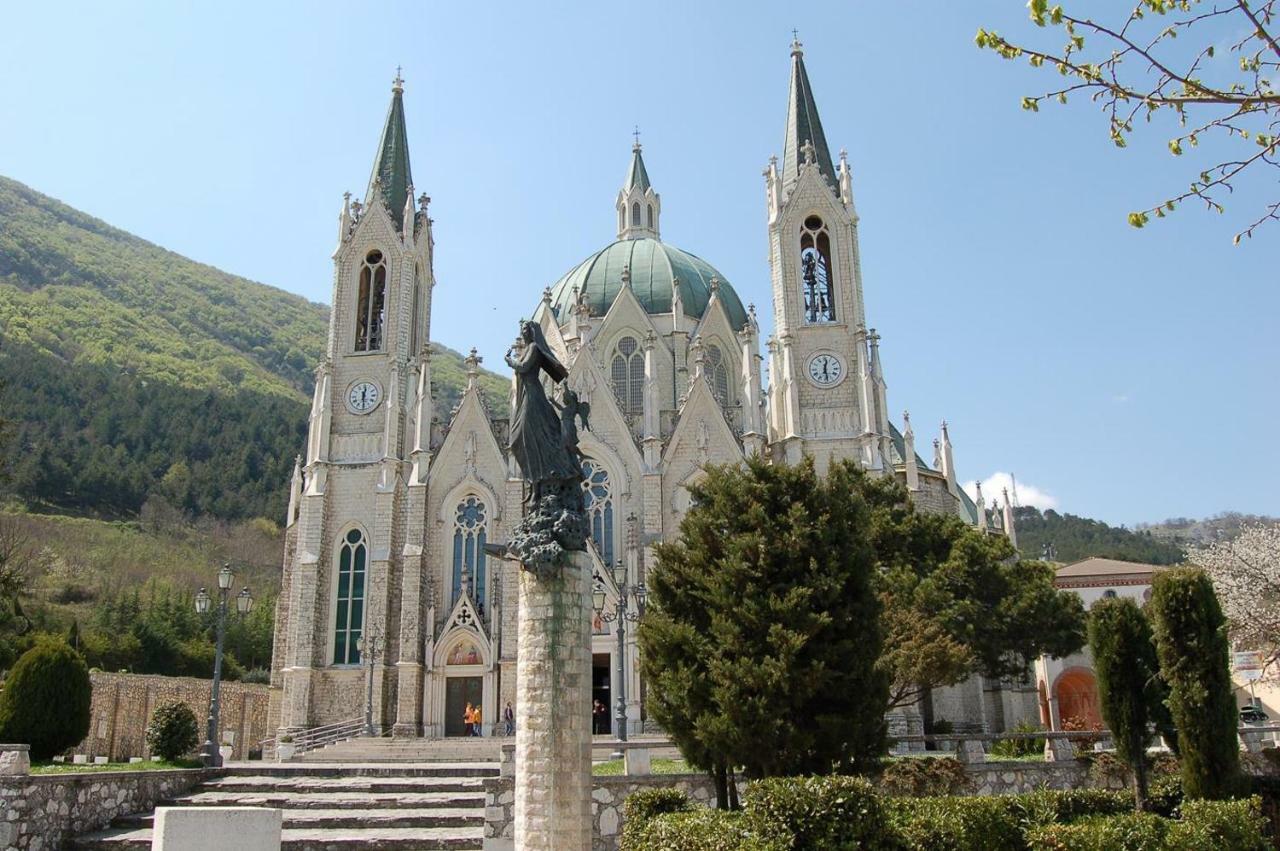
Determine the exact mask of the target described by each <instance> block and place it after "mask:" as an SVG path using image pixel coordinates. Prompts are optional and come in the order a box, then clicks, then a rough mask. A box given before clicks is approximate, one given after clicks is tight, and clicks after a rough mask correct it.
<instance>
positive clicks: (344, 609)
mask: <svg viewBox="0 0 1280 851" xmlns="http://www.w3.org/2000/svg"><path fill="white" fill-rule="evenodd" d="M368 553H369V548H368V546H367V545H366V543H365V540H364V533H363V532H361V531H360V530H359V529H352V530H351V531H350V532H348V533H347V534H346V535H345V536H344V537H343V539H342V546H341V547H339V548H338V596H337V599H336V601H335V605H334V609H335V614H334V630H333V635H334V638H333V664H335V665H357V664H359V663H360V650H359V648H358V647H356V642H357V641H359V640H360V631H361V629H362V628H363V626H364V587H365V566H366V563H367V560H368V557H369V556H368Z"/></svg>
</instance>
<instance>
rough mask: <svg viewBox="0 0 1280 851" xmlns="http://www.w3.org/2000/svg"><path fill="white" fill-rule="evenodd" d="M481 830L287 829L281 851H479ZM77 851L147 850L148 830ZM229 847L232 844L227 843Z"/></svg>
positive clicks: (95, 838)
mask: <svg viewBox="0 0 1280 851" xmlns="http://www.w3.org/2000/svg"><path fill="white" fill-rule="evenodd" d="M483 843H484V827H483V826H477V827H442V828H398V827H397V828H391V827H388V828H370V829H367V830H324V829H292V828H291V829H286V830H284V831H282V832H281V845H280V847H281V849H282V851H345V850H346V849H353V851H354V849H369V851H384V849H385V851H391V849H395V851H441V850H442V849H456V851H478V849H480V848H482V847H483ZM71 847H72V848H75V849H79V851H150V848H151V830H150V828H117V829H113V830H105V831H100V832H98V833H91V834H88V835H86V836H81V837H79V838H77V839H75V840H73V841H72V844H71ZM227 847H228V848H233V847H234V845H233V844H231V842H230V840H229V841H228V845H227Z"/></svg>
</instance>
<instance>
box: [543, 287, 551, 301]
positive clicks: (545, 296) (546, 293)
mask: <svg viewBox="0 0 1280 851" xmlns="http://www.w3.org/2000/svg"><path fill="white" fill-rule="evenodd" d="M542 300H543V302H545V303H546V304H551V287H547V288H546V289H544V290H543V291H542Z"/></svg>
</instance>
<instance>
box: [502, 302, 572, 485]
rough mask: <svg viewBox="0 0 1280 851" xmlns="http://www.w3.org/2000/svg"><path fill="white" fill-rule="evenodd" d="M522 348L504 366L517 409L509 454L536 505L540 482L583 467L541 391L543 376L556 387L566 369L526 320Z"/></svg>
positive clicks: (568, 476) (567, 475)
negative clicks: (510, 377) (510, 375)
mask: <svg viewBox="0 0 1280 851" xmlns="http://www.w3.org/2000/svg"><path fill="white" fill-rule="evenodd" d="M520 337H521V339H522V340H523V341H524V349H523V350H522V351H521V352H520V355H519V357H512V356H511V352H512V350H513V349H514V347H512V349H508V350H507V354H506V361H507V365H508V366H510V367H511V368H512V369H513V370H515V373H516V406H515V411H514V413H513V414H512V416H511V443H510V449H511V452H512V454H514V455H515V458H516V461H517V462H518V463H519V464H520V470H521V471H522V472H523V473H524V478H525V480H526V481H528V482H530V483H531V484H532V485H533V499H534V501H535V502H536V501H537V500H538V498H539V497H540V496H541V494H542V487H541V485H542V483H543V482H547V481H552V480H566V479H570V480H572V479H577V478H578V477H580V476H581V475H582V473H581V467H580V466H579V465H578V463H577V461H576V460H575V459H574V458H573V456H572V455H571V454H570V452H569V451H568V449H567V448H566V447H565V445H564V439H563V436H562V434H561V424H560V415H559V414H558V413H557V412H556V409H555V407H554V406H553V405H552V404H551V400H549V399H548V398H547V394H546V392H545V391H544V390H543V388H542V373H544V372H545V373H546V374H547V375H548V376H549V377H550V378H551V380H552V381H553V382H555V383H557V384H558V383H560V382H561V381H563V380H564V379H565V376H567V375H568V370H566V369H565V368H564V365H563V364H562V363H560V361H559V360H558V359H557V358H556V356H555V355H554V354H553V353H552V351H551V347H550V346H548V345H547V339H546V337H544V336H543V334H542V327H541V326H540V325H538V323H536V322H530V321H526V322H524V323H523V324H522V325H521V326H520Z"/></svg>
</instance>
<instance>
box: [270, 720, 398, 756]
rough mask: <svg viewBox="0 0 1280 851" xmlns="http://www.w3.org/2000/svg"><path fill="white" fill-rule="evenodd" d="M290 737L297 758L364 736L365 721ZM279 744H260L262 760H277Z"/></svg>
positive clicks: (325, 726) (274, 741) (274, 740)
mask: <svg viewBox="0 0 1280 851" xmlns="http://www.w3.org/2000/svg"><path fill="white" fill-rule="evenodd" d="M290 735H291V737H292V738H293V742H292V744H293V753H294V755H295V756H297V755H298V754H303V753H306V752H307V751H313V750H316V749H317V748H322V747H325V746H326V745H331V744H333V743H334V742H342V741H346V740H347V739H354V738H357V737H359V736H363V735H364V719H363V718H352V719H350V720H347V721H337V722H335V723H333V724H322V725H320V726H319V727H308V728H307V729H305V730H299V731H298V732H296V733H291V734H290ZM379 735H381V731H379ZM279 744H280V742H279V739H278V738H272V739H263V740H262V741H261V742H259V743H258V746H259V747H260V748H262V758H263V759H275V758H276V747H277V745H279Z"/></svg>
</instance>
